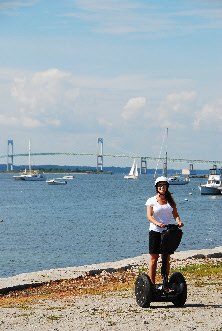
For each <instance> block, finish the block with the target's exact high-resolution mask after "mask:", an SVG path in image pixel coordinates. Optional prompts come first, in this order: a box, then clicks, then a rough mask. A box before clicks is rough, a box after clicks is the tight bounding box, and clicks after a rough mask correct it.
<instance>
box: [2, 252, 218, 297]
mask: <svg viewBox="0 0 222 331" xmlns="http://www.w3.org/2000/svg"><path fill="white" fill-rule="evenodd" d="M148 255H149V254H143V255H141V256H136V257H134V258H127V259H123V260H120V261H115V262H104V263H98V264H90V265H82V266H78V267H65V268H58V269H49V270H41V271H36V272H29V273H22V274H18V275H15V276H10V277H4V278H0V292H4V291H5V290H7V289H10V290H13V289H15V288H25V287H28V286H33V285H35V284H41V283H47V282H50V281H55V280H61V279H64V280H65V279H74V278H78V277H80V276H82V277H84V276H86V275H87V274H99V273H101V272H102V271H107V272H115V271H119V270H127V269H130V268H135V267H139V266H144V265H148ZM205 258H222V246H219V247H215V248H212V249H200V250H189V251H178V252H175V253H174V254H172V255H171V261H172V263H173V262H175V261H178V260H179V261H183V260H187V259H205Z"/></svg>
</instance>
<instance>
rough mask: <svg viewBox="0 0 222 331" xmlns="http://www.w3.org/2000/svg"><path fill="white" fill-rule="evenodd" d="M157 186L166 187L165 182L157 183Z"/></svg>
mask: <svg viewBox="0 0 222 331" xmlns="http://www.w3.org/2000/svg"><path fill="white" fill-rule="evenodd" d="M157 187H167V184H158V185H157Z"/></svg>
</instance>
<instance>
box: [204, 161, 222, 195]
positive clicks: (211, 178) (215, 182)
mask: <svg viewBox="0 0 222 331" xmlns="http://www.w3.org/2000/svg"><path fill="white" fill-rule="evenodd" d="M221 176H222V169H217V167H216V166H214V167H213V168H212V169H210V172H209V175H208V178H207V183H206V184H200V186H199V189H200V193H201V194H202V195H219V194H221V192H222V181H221Z"/></svg>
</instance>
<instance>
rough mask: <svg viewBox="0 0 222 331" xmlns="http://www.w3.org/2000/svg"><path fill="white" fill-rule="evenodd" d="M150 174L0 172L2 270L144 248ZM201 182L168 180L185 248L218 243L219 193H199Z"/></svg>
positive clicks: (105, 257)
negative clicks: (62, 179)
mask: <svg viewBox="0 0 222 331" xmlns="http://www.w3.org/2000/svg"><path fill="white" fill-rule="evenodd" d="M47 177H48V179H49V178H52V177H53V176H52V175H48V176H47ZM54 177H58V175H57V176H56V175H55V176H54ZM153 182H154V180H153V176H152V175H141V176H139V179H138V180H131V181H130V180H125V179H123V174H113V175H110V174H106V175H105V174H103V175H102V174H98V175H96V174H87V175H81V174H77V175H75V179H74V180H70V181H68V184H67V185H61V186H60V185H58V186H53V185H52V186H51V185H48V184H47V183H46V182H25V181H16V180H15V179H14V178H13V175H12V174H9V173H7V174H5V173H1V174H0V194H1V204H0V236H1V240H0V243H1V245H0V250H1V254H0V277H9V276H13V275H17V274H20V273H25V272H32V271H39V270H45V269H51V268H63V267H73V266H80V265H85V264H93V263H100V262H107V261H116V260H121V259H124V258H130V257H135V256H138V255H142V254H145V253H147V252H148V226H149V222H148V221H147V219H146V208H145V202H146V200H147V198H148V197H150V196H153V195H154V194H155V188H154V184H153ZM200 182H201V183H205V182H206V179H203V178H201V179H200V178H194V179H191V181H190V183H189V184H187V185H181V186H171V187H170V191H171V192H172V193H173V196H174V199H175V200H176V203H177V207H178V211H179V214H180V216H181V219H182V220H183V222H184V224H185V226H184V228H183V232H184V235H183V239H182V243H181V245H180V247H179V249H178V250H180V251H184V250H191V249H195V250H196V249H202V248H214V247H217V246H221V214H222V213H221V210H222V196H201V195H200V192H199V189H198V185H199V184H200Z"/></svg>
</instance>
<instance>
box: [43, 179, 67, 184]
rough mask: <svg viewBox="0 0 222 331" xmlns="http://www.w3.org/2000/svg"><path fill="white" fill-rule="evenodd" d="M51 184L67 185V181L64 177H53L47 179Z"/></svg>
mask: <svg viewBox="0 0 222 331" xmlns="http://www.w3.org/2000/svg"><path fill="white" fill-rule="evenodd" d="M46 183H47V184H49V185H66V184H67V181H66V180H64V179H63V178H53V179H49V180H47V181H46Z"/></svg>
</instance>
